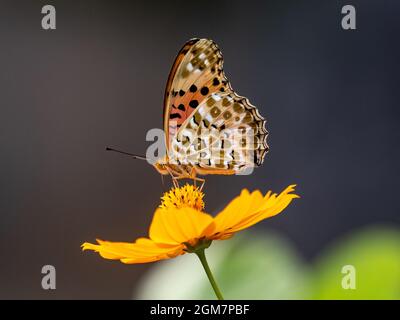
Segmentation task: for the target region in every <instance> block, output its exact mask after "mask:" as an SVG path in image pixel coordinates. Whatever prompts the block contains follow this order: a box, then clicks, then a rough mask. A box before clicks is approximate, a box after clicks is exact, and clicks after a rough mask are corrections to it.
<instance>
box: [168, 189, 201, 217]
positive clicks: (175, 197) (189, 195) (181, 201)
mask: <svg viewBox="0 0 400 320" xmlns="http://www.w3.org/2000/svg"><path fill="white" fill-rule="evenodd" d="M203 197H204V193H203V192H201V191H200V190H199V189H198V188H197V187H195V186H192V185H190V184H186V185H185V186H183V187H179V188H173V189H171V191H168V192H165V193H164V195H163V196H162V197H161V204H160V208H165V209H168V208H178V209H179V208H184V207H190V208H193V209H196V210H200V211H201V210H203V209H204V201H203Z"/></svg>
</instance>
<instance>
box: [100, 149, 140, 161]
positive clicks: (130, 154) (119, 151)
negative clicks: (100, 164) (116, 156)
mask: <svg viewBox="0 0 400 320" xmlns="http://www.w3.org/2000/svg"><path fill="white" fill-rule="evenodd" d="M106 150H107V151H114V152H118V153H122V154H125V155H127V156H130V157H133V159H139V160H147V159H146V157H143V156H139V155H137V154H133V153H129V152H125V151H121V150H117V149H114V148H110V147H106Z"/></svg>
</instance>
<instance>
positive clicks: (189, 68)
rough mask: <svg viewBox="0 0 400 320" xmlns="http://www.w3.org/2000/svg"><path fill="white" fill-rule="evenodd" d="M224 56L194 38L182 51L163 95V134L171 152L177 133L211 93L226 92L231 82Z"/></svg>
mask: <svg viewBox="0 0 400 320" xmlns="http://www.w3.org/2000/svg"><path fill="white" fill-rule="evenodd" d="M222 63H223V60H222V53H221V51H220V50H219V49H218V47H217V45H216V44H215V43H214V42H213V41H211V40H208V39H192V40H190V41H188V42H187V43H186V44H185V45H184V46H183V47H182V49H181V50H180V51H179V53H178V55H177V57H176V59H175V62H174V64H173V66H172V69H171V72H170V74H169V77H168V81H167V87H166V90H165V96H164V132H165V134H166V146H167V150H168V149H169V146H170V143H171V141H172V140H173V139H174V137H175V135H176V133H177V131H178V130H179V128H180V127H181V126H182V124H183V123H184V122H185V120H186V119H188V118H189V117H190V116H191V115H192V114H193V111H194V110H195V109H196V108H197V107H198V106H199V105H200V104H201V103H202V102H203V101H204V100H206V99H207V98H208V97H210V96H211V94H213V93H215V92H218V91H219V90H222V91H224V90H225V87H226V86H228V85H229V84H228V81H227V79H226V77H225V75H224V74H223V70H222Z"/></svg>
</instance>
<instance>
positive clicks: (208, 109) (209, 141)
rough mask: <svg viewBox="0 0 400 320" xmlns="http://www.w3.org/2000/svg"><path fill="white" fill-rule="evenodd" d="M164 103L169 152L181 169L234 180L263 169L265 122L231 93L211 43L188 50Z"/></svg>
mask: <svg viewBox="0 0 400 320" xmlns="http://www.w3.org/2000/svg"><path fill="white" fill-rule="evenodd" d="M165 98H166V99H165V103H166V105H165V108H164V129H165V132H166V135H167V149H168V150H169V149H170V150H169V151H170V152H169V153H170V154H171V153H172V155H173V158H174V159H175V160H176V161H177V163H178V164H190V165H192V166H194V167H195V168H196V170H197V171H198V173H200V174H233V173H236V172H240V171H242V170H244V169H246V168H249V167H254V166H259V165H261V164H262V162H263V160H264V157H265V154H266V152H267V151H268V145H267V143H266V138H267V135H268V132H267V130H266V129H265V122H266V121H265V120H264V118H263V117H262V116H261V115H260V114H259V112H258V110H257V108H256V107H255V106H253V105H252V104H250V102H249V101H248V99H247V98H245V97H242V96H239V95H238V94H236V93H235V92H234V91H233V89H232V87H231V85H230V83H229V82H228V80H227V78H226V76H225V74H224V71H223V58H222V53H221V51H220V50H219V49H218V47H217V45H216V44H215V43H214V42H213V41H211V40H207V39H200V40H199V39H194V40H191V41H189V42H188V43H186V44H185V46H184V47H183V48H182V49H181V51H180V53H179V54H178V56H177V58H176V60H175V63H174V65H173V67H172V70H171V74H170V77H169V80H168V84H167V90H166V95H165Z"/></svg>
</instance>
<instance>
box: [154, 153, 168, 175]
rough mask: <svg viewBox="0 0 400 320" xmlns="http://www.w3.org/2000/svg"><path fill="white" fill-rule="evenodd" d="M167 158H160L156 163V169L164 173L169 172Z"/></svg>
mask: <svg viewBox="0 0 400 320" xmlns="http://www.w3.org/2000/svg"><path fill="white" fill-rule="evenodd" d="M166 160H167V159H166V157H164V158H160V159H158V160H157V162H155V163H154V168H156V170H157V171H158V172H159V173H160V174H163V175H166V174H169V170H168V162H167V161H166Z"/></svg>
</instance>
